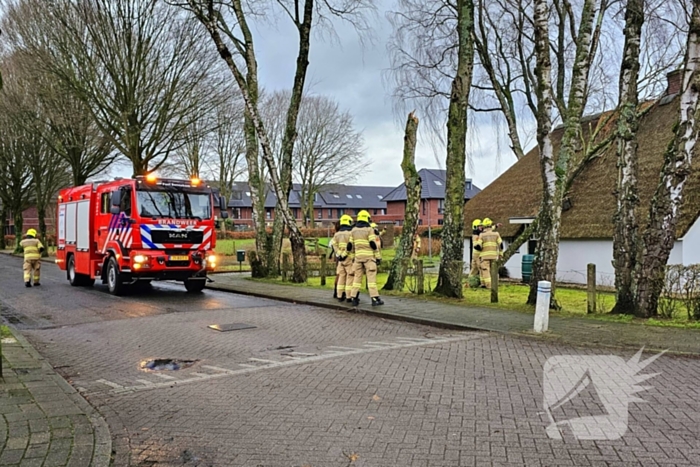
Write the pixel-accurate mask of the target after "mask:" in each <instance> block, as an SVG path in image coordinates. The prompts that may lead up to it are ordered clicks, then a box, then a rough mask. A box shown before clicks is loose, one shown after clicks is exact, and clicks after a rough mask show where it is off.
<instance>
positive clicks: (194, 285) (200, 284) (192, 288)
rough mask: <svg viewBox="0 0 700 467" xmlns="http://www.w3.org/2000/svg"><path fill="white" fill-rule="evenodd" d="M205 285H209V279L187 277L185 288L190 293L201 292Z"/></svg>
mask: <svg viewBox="0 0 700 467" xmlns="http://www.w3.org/2000/svg"><path fill="white" fill-rule="evenodd" d="M205 285H207V281H206V280H205V279H194V280H189V279H185V288H186V289H187V291H188V292H189V293H200V292H201V291H202V290H204V286H205Z"/></svg>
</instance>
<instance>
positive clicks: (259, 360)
mask: <svg viewBox="0 0 700 467" xmlns="http://www.w3.org/2000/svg"><path fill="white" fill-rule="evenodd" d="M248 360H250V361H252V362H260V363H270V364H272V365H276V364H278V363H281V362H277V361H275V360H265V359H264V358H249V359H248Z"/></svg>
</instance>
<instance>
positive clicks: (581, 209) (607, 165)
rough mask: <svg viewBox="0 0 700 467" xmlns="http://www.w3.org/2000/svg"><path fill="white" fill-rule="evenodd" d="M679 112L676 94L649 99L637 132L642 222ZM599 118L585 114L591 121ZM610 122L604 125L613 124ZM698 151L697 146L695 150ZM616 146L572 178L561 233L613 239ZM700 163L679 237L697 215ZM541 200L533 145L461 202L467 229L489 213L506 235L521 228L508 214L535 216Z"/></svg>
mask: <svg viewBox="0 0 700 467" xmlns="http://www.w3.org/2000/svg"><path fill="white" fill-rule="evenodd" d="M678 113H679V98H678V97H676V98H675V99H674V98H669V97H666V98H664V99H662V100H660V101H659V102H657V103H654V104H653V108H652V109H651V110H650V111H649V112H648V113H647V114H646V115H645V117H644V118H643V120H642V122H641V124H640V128H639V133H638V141H639V151H638V159H639V197H640V210H639V214H638V218H639V220H640V225H644V222H645V221H646V219H647V218H648V213H649V204H650V201H651V198H652V196H653V194H654V191H655V189H656V185H657V184H658V182H659V173H660V170H661V166H662V164H663V157H664V152H665V150H666V147H667V146H668V143H669V141H671V138H672V137H673V125H674V124H675V122H676V121H677V118H678ZM597 118H598V117H595V118H592V119H589V121H590V122H591V124H592V125H595V122H596V121H597ZM613 124H614V122H612V121H609V122H608V123H607V124H606V126H612V125H613ZM561 137H562V129H561V128H559V129H556V130H554V131H553V133H552V143H553V144H554V150H555V154H557V151H558V148H559V143H560V142H561ZM696 154H700V150H698V151H696ZM616 162H617V161H616V145H615V144H614V143H613V144H611V145H610V146H609V147H608V149H607V150H606V151H605V152H603V153H602V154H601V156H600V157H598V158H597V159H595V160H593V161H591V162H589V163H588V164H587V165H586V166H585V168H584V169H583V170H582V172H581V173H580V174H579V175H578V176H577V177H576V179H575V181H574V182H573V184H572V186H571V189H570V191H569V193H568V195H567V196H568V198H569V200H570V202H571V207H570V208H569V209H567V210H565V211H564V212H563V214H562V230H561V238H569V239H595V238H612V234H613V224H612V218H613V214H614V213H615V209H616V203H617V202H616V198H615V188H616V181H617V164H616ZM698 167H700V162H698V160H697V156H696V158H695V159H694V164H693V171H692V174H691V176H690V179H689V180H688V182H687V183H686V187H685V205H684V207H683V209H682V212H681V217H680V219H679V222H678V227H677V232H676V233H677V235H678V237H679V238H680V237H682V236H683V235H685V234H686V232H687V231H688V229H689V228H690V226H692V225H693V223H694V222H695V221H696V219H697V218H698V214H700V173H699V172H698ZM541 199H542V176H541V172H540V166H539V159H538V150H537V147H535V148H534V149H533V150H531V151H530V152H529V153H528V154H527V155H526V156H525V157H524V158H522V159H521V160H519V161H518V162H517V163H515V164H514V165H513V166H512V167H511V168H510V169H508V170H507V171H506V172H505V173H504V174H503V175H501V176H500V177H499V178H497V179H496V180H495V181H494V182H493V183H491V184H490V185H489V186H487V187H486V188H484V189H483V191H481V193H479V194H478V195H477V196H475V197H474V198H473V199H472V200H470V201H469V202H468V203H467V204H466V206H465V230H466V232H467V233H469V232H470V231H471V222H472V220H473V219H476V218H478V219H483V218H484V217H490V218H491V219H492V220H493V221H494V222H501V223H503V227H502V228H501V229H500V232H501V235H502V236H504V237H513V236H515V235H517V234H518V233H519V230H520V229H521V228H522V225H518V224H511V223H510V222H509V219H511V218H517V217H535V216H536V215H537V213H538V212H539V209H540V202H541Z"/></svg>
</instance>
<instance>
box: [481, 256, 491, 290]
mask: <svg viewBox="0 0 700 467" xmlns="http://www.w3.org/2000/svg"><path fill="white" fill-rule="evenodd" d="M493 261H494V260H492V259H483V258H480V259H479V270H480V271H481V285H482V286H484V287H486V288H487V289H490V288H491V263H493Z"/></svg>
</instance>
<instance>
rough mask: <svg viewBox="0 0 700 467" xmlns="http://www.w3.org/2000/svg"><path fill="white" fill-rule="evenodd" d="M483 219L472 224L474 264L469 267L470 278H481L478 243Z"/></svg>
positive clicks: (475, 220)
mask: <svg viewBox="0 0 700 467" xmlns="http://www.w3.org/2000/svg"><path fill="white" fill-rule="evenodd" d="M482 228H483V227H482V226H481V219H474V221H473V222H472V263H471V266H469V277H474V276H476V277H479V274H480V266H479V250H477V249H476V242H477V240H479V235H480V234H481V231H482Z"/></svg>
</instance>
